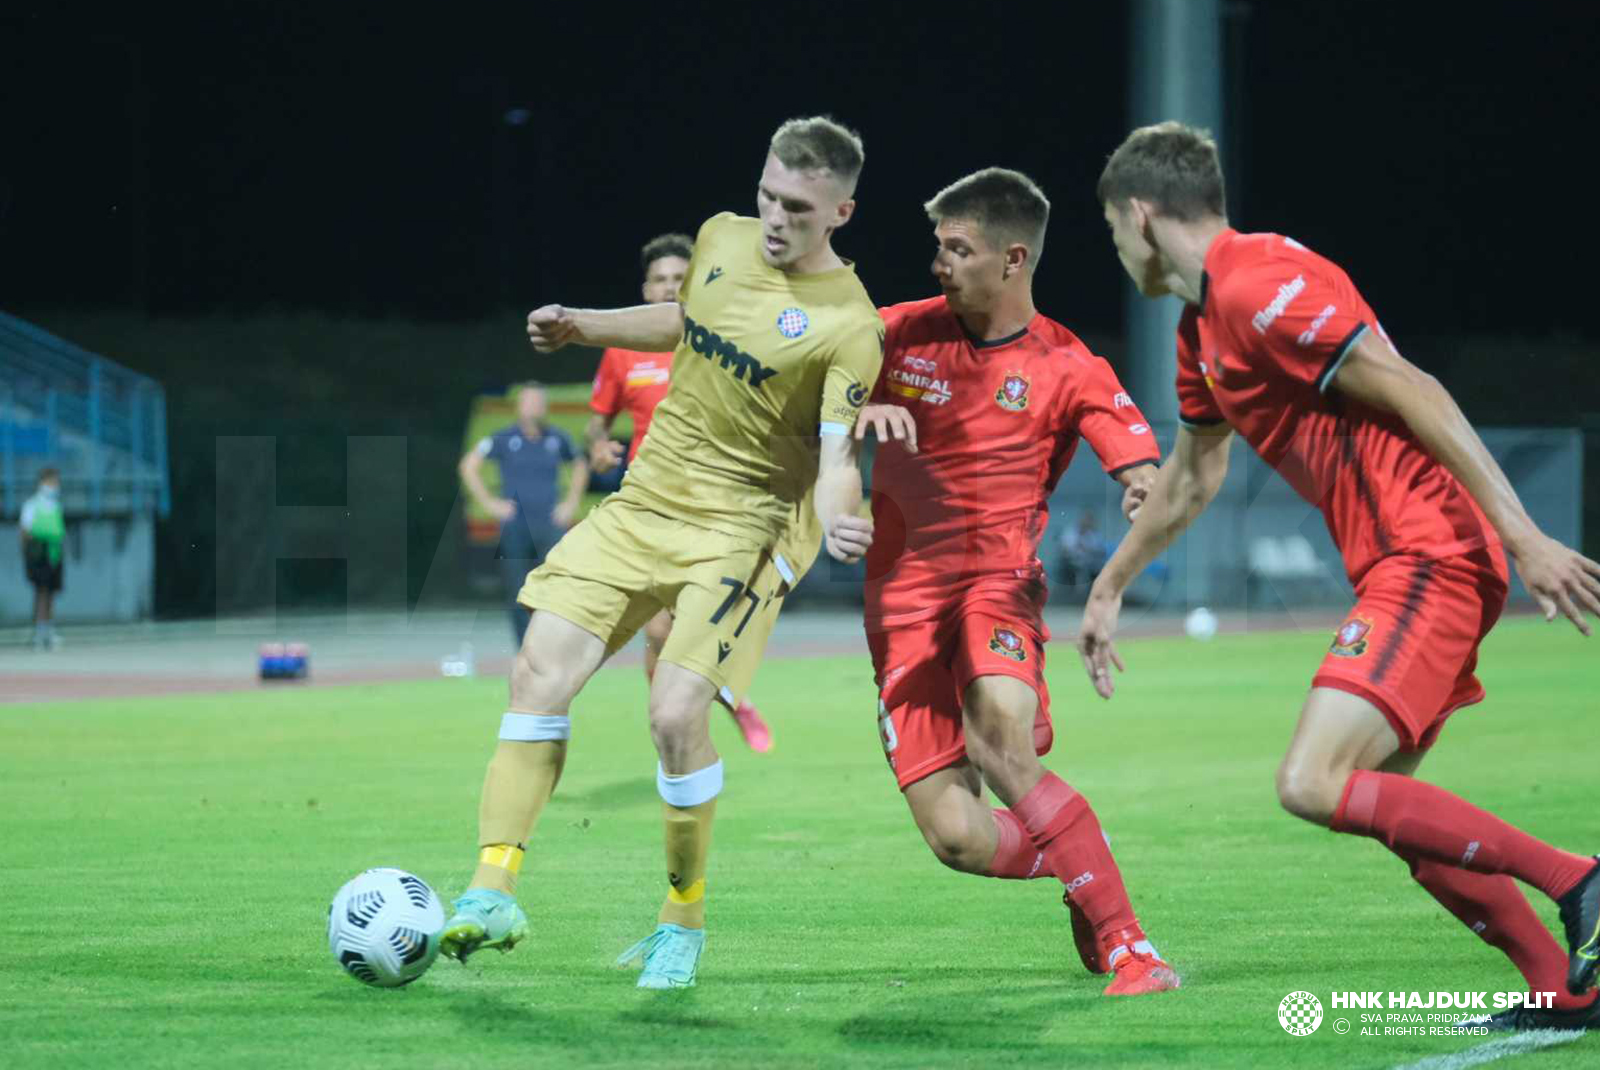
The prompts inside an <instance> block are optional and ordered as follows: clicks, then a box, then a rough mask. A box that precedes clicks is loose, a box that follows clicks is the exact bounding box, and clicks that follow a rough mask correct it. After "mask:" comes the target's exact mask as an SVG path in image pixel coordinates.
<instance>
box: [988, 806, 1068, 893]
mask: <svg viewBox="0 0 1600 1070" xmlns="http://www.w3.org/2000/svg"><path fill="white" fill-rule="evenodd" d="M994 826H995V833H996V835H997V836H998V838H999V841H1000V843H999V846H997V847H996V848H995V850H994V858H993V859H992V860H991V861H990V862H989V867H988V868H987V869H985V870H984V876H986V877H999V878H1000V879H1001V880H1008V881H1025V880H1032V879H1033V878H1034V877H1053V876H1055V874H1053V873H1051V872H1050V867H1049V866H1047V865H1045V861H1044V852H1042V851H1040V850H1039V849H1038V848H1037V847H1035V846H1034V845H1033V841H1032V840H1030V839H1028V830H1027V829H1025V828H1023V827H1022V822H1021V821H1019V820H1017V815H1016V814H1013V813H1012V812H1011V811H1010V810H996V811H994Z"/></svg>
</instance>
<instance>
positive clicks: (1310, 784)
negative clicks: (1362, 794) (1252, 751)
mask: <svg viewBox="0 0 1600 1070" xmlns="http://www.w3.org/2000/svg"><path fill="white" fill-rule="evenodd" d="M1343 790H1344V780H1343V779H1341V778H1339V777H1336V776H1335V775H1333V773H1332V772H1331V771H1329V770H1327V769H1324V768H1321V767H1319V766H1318V765H1316V764H1315V763H1312V762H1306V761H1301V760H1297V759H1295V758H1294V757H1293V756H1290V757H1288V758H1285V759H1284V761H1283V764H1282V765H1280V766H1278V802H1279V803H1280V804H1281V805H1282V806H1283V808H1284V809H1285V810H1287V811H1289V812H1290V813H1291V814H1293V815H1294V816H1296V817H1298V818H1303V819H1304V820H1306V821H1310V822H1312V823H1313V824H1317V825H1326V824H1328V823H1329V822H1330V821H1332V820H1333V812H1334V811H1335V810H1336V809H1338V807H1339V795H1340V793H1341V792H1342V791H1343Z"/></svg>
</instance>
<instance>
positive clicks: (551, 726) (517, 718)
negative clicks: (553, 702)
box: [500, 713, 572, 743]
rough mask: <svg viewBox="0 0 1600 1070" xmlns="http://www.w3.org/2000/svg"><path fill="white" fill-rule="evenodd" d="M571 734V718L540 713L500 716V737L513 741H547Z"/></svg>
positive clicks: (564, 737)
mask: <svg viewBox="0 0 1600 1070" xmlns="http://www.w3.org/2000/svg"><path fill="white" fill-rule="evenodd" d="M571 736H572V718H571V717H567V716H565V715H562V716H559V717H548V716H546V715H544V714H542V713H508V714H506V715H505V716H504V717H502V718H500V738H501V739H508V740H511V741H512V742H514V743H548V742H550V741H552V740H557V739H569V738H571Z"/></svg>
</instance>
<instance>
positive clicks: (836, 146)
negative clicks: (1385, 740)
mask: <svg viewBox="0 0 1600 1070" xmlns="http://www.w3.org/2000/svg"><path fill="white" fill-rule="evenodd" d="M770 149H771V151H772V155H774V156H776V157H777V158H778V162H779V163H781V164H783V166H785V167H787V168H789V169H790V170H793V171H828V172H831V173H832V174H833V176H834V177H835V178H837V179H838V180H839V181H840V182H841V183H842V184H843V185H844V187H845V188H846V189H847V190H849V191H851V192H854V191H855V188H856V179H858V178H860V177H861V168H862V166H863V165H864V164H865V163H866V161H867V152H866V149H865V148H863V147H862V144H861V135H860V134H858V133H856V132H855V131H854V130H852V129H850V128H849V127H848V126H845V125H844V124H843V123H839V122H836V121H835V120H833V119H832V118H830V117H828V116H826V115H813V116H811V117H810V118H809V119H790V120H789V121H788V122H786V123H784V124H783V125H782V126H780V127H778V130H777V132H776V133H774V134H773V135H772V144H771V146H770Z"/></svg>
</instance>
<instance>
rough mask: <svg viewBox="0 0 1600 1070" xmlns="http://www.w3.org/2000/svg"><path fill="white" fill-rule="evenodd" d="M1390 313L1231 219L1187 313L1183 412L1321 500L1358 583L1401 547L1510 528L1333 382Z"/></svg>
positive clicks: (1280, 240)
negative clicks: (1491, 518) (1227, 431)
mask: <svg viewBox="0 0 1600 1070" xmlns="http://www.w3.org/2000/svg"><path fill="white" fill-rule="evenodd" d="M1368 331H1375V332H1377V334H1378V336H1379V337H1380V338H1382V339H1383V340H1384V343H1385V344H1388V343H1389V337H1388V335H1386V334H1384V331H1383V328H1382V327H1381V326H1380V325H1379V324H1378V318H1377V316H1375V315H1374V314H1373V312H1372V309H1371V308H1370V307H1369V306H1368V305H1367V303H1366V301H1364V300H1362V297H1361V294H1360V293H1359V292H1357V290H1356V288H1355V285H1354V284H1353V283H1352V282H1351V281H1350V277H1349V276H1348V275H1346V274H1345V273H1344V272H1343V271H1342V270H1340V269H1339V267H1338V266H1337V265H1336V264H1334V263H1332V262H1331V261H1329V260H1326V259H1324V258H1323V257H1320V256H1318V255H1317V254H1316V253H1313V252H1312V251H1311V250H1309V249H1307V248H1306V247H1305V246H1303V245H1301V244H1300V243H1299V242H1297V241H1295V240H1294V239H1292V238H1285V237H1283V236H1282V235H1280V234H1240V233H1239V232H1238V231H1235V230H1225V231H1223V232H1222V234H1221V235H1219V236H1218V237H1217V239H1216V241H1214V242H1213V243H1212V245H1211V248H1210V250H1209V251H1208V252H1207V253H1206V259H1205V274H1204V275H1203V276H1202V277H1201V284H1200V306H1199V308H1194V307H1190V308H1187V309H1185V311H1184V314H1183V318H1182V320H1181V321H1180V322H1179V324H1178V415H1179V417H1180V418H1181V419H1182V420H1183V421H1184V422H1185V423H1189V424H1206V423H1217V422H1220V421H1223V420H1226V421H1227V422H1228V423H1229V424H1230V425H1232V427H1233V428H1234V429H1235V430H1236V431H1238V432H1239V433H1240V434H1241V435H1243V436H1244V438H1245V440H1246V441H1247V442H1249V443H1250V445H1251V446H1253V447H1255V450H1256V452H1257V453H1259V454H1260V455H1261V458H1262V460H1264V461H1266V462H1267V463H1268V464H1270V465H1271V466H1272V467H1273V468H1276V469H1277V470H1278V472H1279V474H1280V475H1282V476H1283V478H1284V479H1286V480H1288V482H1289V485H1290V486H1292V487H1293V488H1294V489H1295V490H1296V491H1298V492H1299V493H1300V495H1301V496H1302V497H1303V498H1305V500H1306V501H1308V502H1310V503H1311V504H1312V505H1315V506H1317V507H1318V508H1319V509H1321V510H1322V515H1323V518H1324V519H1325V520H1326V522H1327V525H1328V533H1329V534H1331V535H1332V536H1333V541H1334V545H1336V546H1338V547H1339V552H1340V553H1341V554H1342V555H1343V556H1344V567H1345V571H1346V573H1347V574H1348V575H1349V577H1350V582H1351V583H1352V584H1353V583H1356V582H1357V581H1359V580H1360V578H1361V577H1362V576H1363V575H1364V574H1365V573H1366V571H1367V569H1369V568H1371V567H1372V565H1373V564H1374V563H1376V562H1377V561H1378V560H1379V559H1380V558H1383V557H1385V556H1388V555H1390V554H1420V555H1423V556H1426V557H1448V556H1451V555H1454V554H1460V553H1465V552H1467V551H1470V550H1473V549H1476V548H1478V547H1481V546H1485V545H1488V544H1490V543H1494V542H1498V539H1497V537H1496V536H1495V534H1494V531H1493V529H1492V528H1490V527H1489V524H1488V521H1487V520H1486V519H1485V518H1484V516H1483V514H1482V512H1480V511H1479V509H1478V506H1477V504H1476V503H1475V502H1474V501H1473V500H1472V497H1471V495H1469V494H1468V493H1467V491H1466V489H1465V488H1463V487H1462V486H1461V484H1460V483H1458V482H1456V480H1455V477H1453V476H1451V475H1450V473H1449V472H1448V471H1446V470H1445V468H1444V467H1443V466H1442V465H1440V464H1439V463H1438V462H1437V461H1436V460H1434V458H1433V456H1432V455H1431V454H1429V453H1428V451H1427V450H1426V449H1424V448H1423V446H1422V444H1421V443H1420V442H1418V441H1417V439H1416V436H1415V435H1413V434H1412V433H1411V431H1410V429H1409V428H1407V427H1406V425H1405V422H1404V421H1402V420H1401V419H1400V417H1398V416H1396V415H1394V414H1392V413H1386V412H1380V411H1378V410H1376V409H1373V408H1371V407H1369V406H1366V405H1363V404H1361V403H1360V402H1357V401H1353V400H1351V399H1349V398H1345V397H1341V396H1340V395H1339V393H1338V392H1337V391H1333V390H1329V389H1328V387H1329V385H1330V384H1331V383H1332V382H1333V377H1334V373H1335V372H1337V371H1338V370H1339V365H1340V363H1341V362H1342V361H1343V360H1344V358H1345V357H1346V356H1347V355H1348V354H1349V352H1350V348H1351V347H1352V346H1353V345H1355V344H1356V342H1357V340H1358V339H1360V338H1361V336H1362V335H1363V334H1365V333H1366V332H1368Z"/></svg>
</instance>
